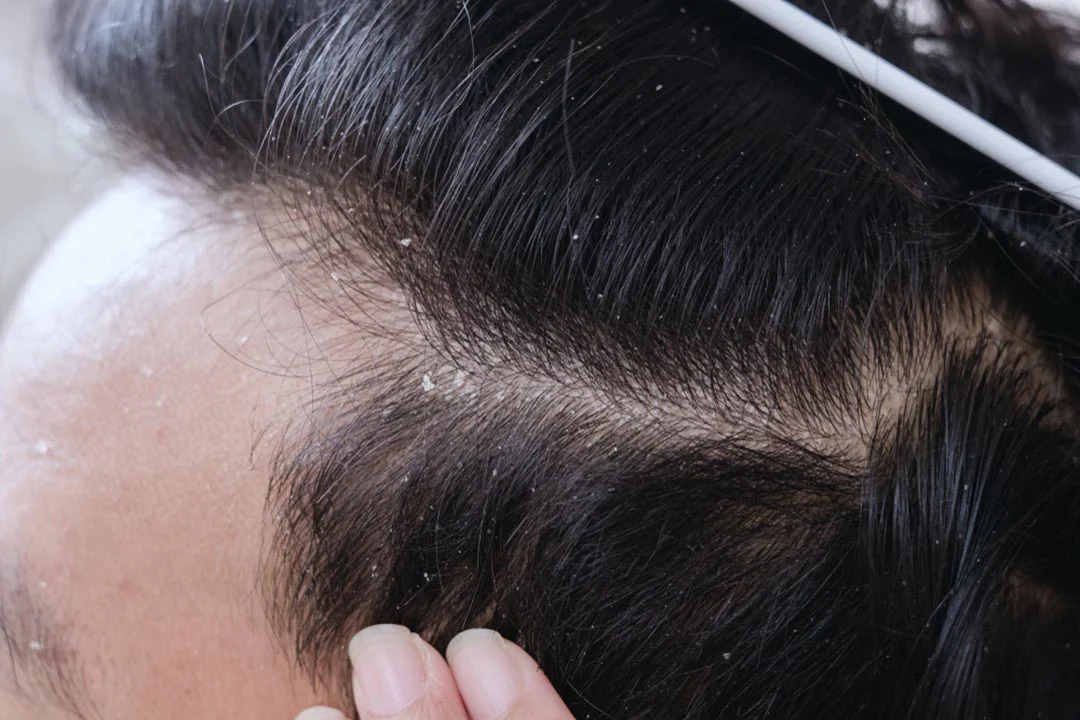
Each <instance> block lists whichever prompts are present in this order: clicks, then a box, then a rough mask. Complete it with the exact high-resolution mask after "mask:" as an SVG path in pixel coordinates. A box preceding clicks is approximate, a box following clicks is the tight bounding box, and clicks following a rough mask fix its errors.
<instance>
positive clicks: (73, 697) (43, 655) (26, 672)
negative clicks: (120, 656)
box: [0, 571, 96, 720]
mask: <svg viewBox="0 0 1080 720" xmlns="http://www.w3.org/2000/svg"><path fill="white" fill-rule="evenodd" d="M8 575H9V576H8V577H7V578H4V580H3V581H2V585H0V639H2V641H3V645H2V646H0V653H2V654H3V655H5V656H6V657H4V658H0V669H2V670H5V671H7V674H8V675H9V677H8V678H4V680H6V681H9V684H10V686H11V689H12V690H13V691H14V692H15V693H16V694H18V695H19V696H21V697H23V698H25V699H26V700H28V701H30V702H45V703H46V704H48V705H50V706H52V707H54V708H56V709H58V710H60V711H62V712H64V713H66V714H68V715H70V716H72V717H73V718H78V719H79V720H87V718H89V717H91V712H90V709H91V703H90V702H89V697H88V694H87V685H86V677H85V675H84V673H83V671H82V666H81V665H80V663H79V662H78V656H77V654H76V653H75V652H74V650H73V648H72V647H71V645H70V643H68V642H66V641H65V638H64V637H63V635H62V633H61V632H60V628H61V625H60V623H59V622H57V616H56V614H55V613H54V612H53V609H52V608H51V607H49V606H48V605H47V604H46V602H45V601H44V598H42V597H41V594H40V593H39V592H36V590H37V589H43V588H44V586H41V588H32V587H30V586H29V585H27V584H26V582H25V577H24V576H23V574H22V573H21V572H18V571H15V572H12V573H10V574H8ZM4 666H6V667H4ZM31 691H36V694H35V693H34V692H31ZM94 716H95V717H96V714H95V715H94Z"/></svg>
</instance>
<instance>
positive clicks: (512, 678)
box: [446, 630, 523, 720]
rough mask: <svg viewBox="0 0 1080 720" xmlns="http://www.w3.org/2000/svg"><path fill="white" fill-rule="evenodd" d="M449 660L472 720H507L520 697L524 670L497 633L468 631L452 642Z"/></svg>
mask: <svg viewBox="0 0 1080 720" xmlns="http://www.w3.org/2000/svg"><path fill="white" fill-rule="evenodd" d="M446 659H447V660H448V661H449V663H450V667H451V668H453V670H454V679H455V680H457V684H458V689H459V690H460V691H461V695H462V697H463V698H464V699H465V704H466V705H467V707H468V710H469V717H471V718H473V720H497V718H501V717H504V716H505V715H506V714H507V712H509V711H510V709H511V708H512V707H513V706H514V703H516V702H517V699H518V697H520V696H521V689H522V683H523V678H522V676H521V668H520V667H518V664H517V662H515V661H514V658H513V657H512V656H511V655H510V653H509V652H507V648H506V641H505V640H503V639H502V636H501V635H499V633H497V632H493V631H491V630H466V631H465V632H463V633H461V634H460V635H458V636H457V637H456V638H454V639H453V640H451V641H450V646H449V647H448V648H446Z"/></svg>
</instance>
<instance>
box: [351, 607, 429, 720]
mask: <svg viewBox="0 0 1080 720" xmlns="http://www.w3.org/2000/svg"><path fill="white" fill-rule="evenodd" d="M349 657H350V658H351V659H352V664H353V683H354V685H355V687H354V692H355V693H356V702H357V704H358V705H359V706H360V707H361V709H362V710H363V711H364V712H365V714H367V715H373V716H376V717H386V716H390V715H397V714H398V713H399V712H401V711H402V710H404V709H405V708H407V707H409V706H410V705H412V704H413V703H414V702H416V701H417V700H418V699H420V696H421V695H423V694H424V686H425V685H426V684H427V666H426V664H425V663H424V658H423V657H422V656H421V655H420V648H419V647H418V646H417V644H416V643H415V642H414V641H413V636H412V633H411V632H409V630H408V628H403V627H401V626H399V625H375V626H374V627H369V628H366V629H364V630H362V631H361V632H360V633H359V634H358V635H357V636H356V637H354V638H353V639H352V642H350V643H349Z"/></svg>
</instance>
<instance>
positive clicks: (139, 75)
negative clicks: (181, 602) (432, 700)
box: [55, 0, 1080, 720]
mask: <svg viewBox="0 0 1080 720" xmlns="http://www.w3.org/2000/svg"><path fill="white" fill-rule="evenodd" d="M935 7H937V8H938V9H939V10H940V11H941V13H942V14H941V17H942V26H941V27H940V28H938V29H936V30H935V31H934V32H932V33H931V34H934V35H935V38H936V39H937V40H938V41H940V42H942V43H945V44H946V45H947V46H948V47H950V48H951V51H950V53H949V54H948V55H945V56H941V57H937V56H926V55H919V54H918V53H916V52H915V51H914V50H913V48H914V44H913V40H914V39H915V31H914V30H913V29H912V28H909V27H905V26H904V25H903V23H902V22H901V21H900V20H899V18H901V17H902V13H899V10H901V9H902V8H899V7H897V8H893V9H892V10H896V11H897V12H891V11H890V12H886V11H883V10H881V9H878V8H876V6H875V5H874V4H873V3H857V2H854V1H852V2H832V3H826V4H816V3H815V4H814V5H813V8H812V9H814V10H815V11H816V12H818V13H819V14H820V15H822V16H825V17H828V18H830V19H831V20H833V21H835V22H836V23H837V24H839V25H841V26H842V27H844V28H845V29H847V30H848V31H849V32H850V33H851V34H852V35H853V36H855V37H856V38H857V39H859V40H860V41H863V42H867V43H870V44H872V45H874V46H875V47H876V48H877V49H878V50H880V51H881V52H882V53H884V54H886V55H887V56H889V57H890V58H892V59H894V60H896V61H897V62H899V63H901V64H902V65H904V66H905V67H908V68H910V69H912V70H913V71H915V72H919V73H921V74H922V75H924V76H925V77H926V78H927V79H928V80H929V81H931V82H933V83H934V84H935V85H937V86H939V87H941V88H942V89H944V90H946V91H948V92H950V93H952V94H953V95H955V96H957V97H958V99H960V100H961V101H963V102H965V103H966V104H968V105H969V106H972V107H973V108H975V109H976V110H977V111H980V112H983V113H984V114H985V115H986V116H987V117H988V118H989V119H991V120H992V121H994V122H997V123H998V124H1000V125H1002V126H1004V127H1005V128H1006V129H1008V130H1010V131H1012V132H1014V133H1016V134H1017V135H1018V136H1020V137H1021V139H1023V140H1025V141H1027V142H1030V143H1032V144H1034V145H1035V146H1036V147H1038V148H1040V149H1041V150H1043V151H1045V152H1048V153H1050V154H1051V155H1053V156H1054V157H1055V158H1056V159H1059V160H1062V161H1063V162H1068V163H1072V164H1073V165H1074V166H1075V165H1076V162H1075V158H1076V157H1077V155H1076V151H1077V144H1078V143H1077V139H1076V137H1075V132H1076V131H1075V128H1077V127H1080V123H1077V122H1069V121H1067V120H1068V119H1069V118H1075V115H1076V111H1077V103H1076V94H1077V87H1078V83H1077V78H1076V71H1075V66H1073V65H1070V64H1069V61H1068V60H1067V59H1066V56H1067V55H1068V53H1069V52H1070V51H1073V50H1074V46H1073V45H1072V42H1073V41H1072V38H1071V36H1070V34H1069V32H1068V31H1067V30H1066V29H1061V28H1060V27H1058V26H1055V25H1053V24H1051V23H1050V21H1049V20H1048V19H1047V18H1046V16H1044V15H1041V14H1038V13H1035V12H1033V11H1029V10H1023V9H1020V8H1016V7H1012V6H1011V5H1007V4H1005V3H990V2H986V3H974V2H950V3H944V2H942V3H938V4H936V5H935ZM56 18H57V19H56V25H55V35H56V38H55V42H56V47H57V51H56V52H57V56H58V58H59V60H60V64H61V66H62V68H63V70H64V71H65V74H66V77H67V80H68V82H69V84H70V85H71V86H72V87H73V88H74V89H75V90H76V91H77V92H78V93H79V94H80V96H81V97H82V99H83V101H84V102H85V103H86V104H87V106H88V107H89V108H90V109H91V110H92V111H93V112H94V113H96V114H97V115H98V117H99V118H100V119H101V120H102V122H103V123H104V124H105V125H106V126H107V128H108V129H109V130H110V131H111V132H112V133H113V135H114V137H115V138H116V139H117V142H118V143H119V145H120V146H121V147H122V148H123V149H125V150H127V151H129V152H130V153H131V154H132V155H133V156H134V157H136V158H138V161H139V162H149V163H152V164H155V165H158V166H160V167H164V168H165V169H167V170H169V171H171V172H176V173H179V174H182V175H185V176H188V177H190V178H193V179H195V180H197V181H198V182H200V183H203V184H204V185H205V186H206V187H207V188H208V189H211V190H213V191H215V192H219V193H220V192H221V191H224V190H228V191H229V193H230V195H229V197H231V198H236V197H239V198H245V197H248V198H249V202H250V203H251V204H252V205H255V206H256V207H257V208H258V209H259V210H261V211H263V212H265V213H267V215H268V216H269V215H275V216H280V215H281V214H285V215H288V216H290V217H293V218H295V219H296V225H295V227H297V228H298V227H303V228H304V232H303V236H302V237H300V238H293V239H292V241H293V242H294V243H296V244H297V245H298V246H299V247H301V248H302V251H301V252H300V253H299V255H300V257H299V258H298V259H295V262H296V266H297V267H299V268H303V269H301V270H299V271H298V272H297V275H296V277H297V282H298V283H299V284H301V285H304V286H307V287H308V288H309V289H310V291H311V292H312V293H314V294H315V295H316V296H318V295H320V294H321V293H322V291H323V290H324V289H325V286H326V285H327V284H328V283H330V281H328V280H327V278H332V279H333V284H334V285H335V287H337V286H340V288H343V289H344V292H346V293H347V294H349V295H350V297H351V298H352V299H353V300H354V304H353V305H351V306H350V305H348V304H345V305H343V306H342V313H341V315H342V316H343V317H344V319H345V320H347V321H348V322H351V323H355V326H356V328H357V334H358V335H362V332H361V331H362V330H363V331H365V332H368V333H369V334H370V333H371V332H378V336H379V337H380V338H384V339H386V341H387V343H388V347H389V350H388V351H387V353H386V355H385V356H384V357H381V358H380V359H379V360H377V361H371V362H367V363H366V364H363V363H360V362H359V361H357V364H356V366H355V367H352V368H349V373H348V378H347V381H346V382H342V383H341V384H340V385H339V386H334V387H332V388H327V391H326V394H325V397H323V400H324V401H326V403H327V407H331V406H332V407H333V411H332V412H330V411H329V410H328V411H327V412H328V413H330V414H331V415H332V416H333V418H334V420H335V423H336V424H335V425H334V427H333V428H332V430H331V431H330V432H329V433H328V434H316V433H311V436H310V437H308V436H307V435H304V434H303V433H301V434H300V435H299V436H298V437H297V438H295V442H294V443H293V444H292V445H290V446H288V447H287V448H285V450H284V451H283V454H282V457H281V459H280V463H279V468H278V475H277V477H276V478H275V483H274V488H273V490H274V492H273V494H272V497H271V498H270V507H269V513H268V515H269V516H270V517H276V516H278V515H280V516H281V518H282V519H281V522H280V523H279V524H278V525H276V526H275V527H274V528H273V530H274V531H275V533H276V535H275V537H276V540H277V543H276V545H275V552H274V553H273V557H271V558H269V559H268V568H267V570H268V578H267V587H266V588H265V590H266V595H267V600H268V604H269V606H270V607H271V609H272V611H273V614H274V617H275V619H276V620H277V624H278V627H279V629H280V630H281V631H282V632H283V633H286V634H288V635H289V637H290V641H291V642H292V644H293V645H294V646H295V651H296V655H297V659H298V661H300V662H301V663H302V664H304V665H305V667H306V668H308V669H309V670H311V671H312V672H314V673H316V674H319V675H322V676H324V677H333V676H334V673H335V672H337V671H338V670H340V668H339V667H337V665H336V664H335V663H334V662H333V660H332V659H331V657H332V653H333V651H334V650H335V648H338V647H340V645H341V644H342V638H343V637H346V636H347V634H348V632H349V630H350V629H352V628H354V627H355V626H357V625H359V624H364V623H368V622H395V623H406V624H409V625H410V626H412V627H414V628H416V629H418V630H419V631H421V632H422V633H423V634H424V635H425V636H426V637H428V638H431V639H433V640H435V641H436V642H443V641H445V640H446V639H448V638H449V637H450V636H451V635H452V634H453V632H454V631H455V630H458V629H461V628H464V627H466V626H468V625H470V624H474V623H478V622H480V623H488V624H490V625H491V626H492V627H495V628H497V629H499V630H500V631H501V632H503V633H504V634H505V635H506V636H507V637H510V638H512V639H515V640H517V641H519V642H520V643H521V644H522V645H523V647H525V648H526V649H527V650H528V651H530V652H531V653H534V654H535V656H536V658H537V659H538V661H539V663H540V665H541V667H543V668H544V669H545V671H546V672H547V673H548V674H549V675H550V676H551V677H552V680H553V681H554V682H555V684H556V686H557V687H558V689H559V690H560V691H561V692H562V693H563V694H564V697H565V698H566V699H567V702H568V704H569V705H570V707H571V709H572V710H574V711H575V712H576V713H577V716H578V717H588V716H590V715H592V716H597V715H603V716H609V715H613V716H617V717H620V718H645V717H658V716H659V717H695V718H711V717H761V718H766V717H767V718H787V717H792V718H796V717H799V718H818V717H845V718H847V717H851V718H856V717H865V718H935V720H936V719H948V718H956V719H957V720H959V719H961V718H983V717H994V718H1013V717H1069V716H1070V715H1069V713H1070V710H1069V709H1070V708H1075V707H1077V706H1078V705H1080V697H1077V693H1078V690H1077V688H1080V682H1077V675H1078V673H1080V661H1078V659H1077V657H1076V656H1075V654H1074V652H1073V651H1072V650H1070V649H1069V648H1070V647H1076V648H1078V649H1080V638H1077V631H1078V628H1077V617H1078V616H1077V612H1076V605H1075V603H1076V601H1077V597H1076V591H1077V588H1076V581H1075V578H1076V577H1080V575H1078V574H1077V573H1080V548H1078V544H1080V537H1078V536H1077V534H1076V533H1077V530H1076V528H1078V527H1080V517H1078V514H1080V505H1078V501H1080V495H1078V494H1077V492H1078V488H1077V485H1076V482H1077V478H1078V475H1077V471H1078V468H1077V467H1076V457H1077V452H1076V451H1077V448H1076V431H1077V428H1076V427H1075V417H1076V415H1075V409H1074V408H1075V402H1076V399H1077V394H1076V389H1077V378H1078V377H1080V376H1078V374H1077V370H1078V367H1077V360H1076V358H1077V357H1080V353H1077V352H1076V351H1077V349H1078V340H1080V332H1078V325H1077V321H1078V318H1077V316H1076V310H1075V308H1076V307H1078V306H1077V305H1076V301H1077V299H1078V297H1080V292H1078V284H1077V283H1076V281H1075V278H1074V273H1075V270H1076V265H1077V262H1076V259H1075V235H1076V231H1075V218H1073V217H1072V216H1070V215H1068V214H1066V213H1065V212H1064V211H1062V210H1061V209H1060V208H1057V207H1055V206H1054V205H1053V204H1052V203H1051V202H1050V201H1048V200H1047V199H1045V198H1043V197H1041V196H1039V195H1038V194H1037V193H1034V192H1032V191H1029V190H1025V189H1023V188H1018V187H1017V185H1016V183H1015V181H1014V178H1011V177H1009V176H1008V175H1007V173H1005V171H1003V170H1001V169H1000V168H996V167H993V166H991V165H989V164H988V163H987V162H985V161H983V160H981V159H980V158H977V157H973V156H972V154H971V153H970V152H969V151H966V150H965V149H963V148H960V147H957V146H956V144H955V143H954V142H952V141H950V140H949V139H947V138H945V137H943V136H941V135H940V134H938V133H936V132H934V131H933V130H931V129H929V128H926V127H924V126H923V125H922V124H921V123H920V122H919V121H918V119H917V118H913V117H911V116H910V115H909V114H906V113H904V112H901V111H900V110H898V109H897V108H895V107H892V106H891V105H889V104H888V103H887V102H884V101H882V100H880V99H878V98H874V97H872V96H869V95H867V94H866V92H865V91H864V90H863V89H862V88H860V87H859V86H858V85H857V84H855V83H853V82H852V81H851V80H849V79H846V78H844V77H843V76H841V75H840V74H839V73H838V72H837V71H835V70H834V69H832V68H830V67H828V66H826V65H824V64H823V63H822V62H821V61H819V60H816V59H814V58H812V57H810V56H809V55H808V54H807V53H805V52H803V51H802V50H800V49H798V48H795V47H792V45H791V43H790V42H788V41H786V40H785V39H783V38H780V37H778V36H776V34H775V33H772V32H771V31H768V30H767V29H765V28H763V27H761V26H760V25H759V24H757V23H756V22H754V21H752V20H751V19H749V18H747V17H746V16H744V15H743V14H741V13H740V12H738V11H736V10H735V9H733V8H731V7H730V6H728V5H726V4H724V3H718V2H704V1H703V2H682V3H677V2H661V1H659V0H650V1H647V2H640V3H627V2H615V1H614V0H606V1H604V2H596V3H578V2H570V1H569V0H567V1H565V2H564V1H562V0H559V1H557V2H540V1H539V0H537V1H531V0H525V1H521V0H518V1H515V2H509V1H507V0H484V1H483V2H480V1H476V2H467V3H466V2H460V3H447V2H434V1H416V2H403V1H395V2H382V1H376V2H343V1H339V0H320V1H314V0H308V1H306V2H305V1H302V0H231V2H209V1H207V2H201V1H199V2H196V1H186V2H180V1H179V0H156V1H154V2H143V3H131V2H120V1H119V0H116V1H114V0H86V1H85V2H76V1H75V0H61V2H59V3H58V11H57V16H56ZM1000 18H1008V19H1010V21H1012V22H1013V23H1014V24H1016V26H1017V27H1018V28H1021V30H1018V31H1017V32H1015V33H1009V32H1005V31H1004V29H1003V28H1006V25H1003V24H1002V22H1003V21H1002V20H1000ZM973 25H974V27H976V28H978V29H979V30H980V32H977V33H973V32H972V31H971V30H970V28H971V27H972V26H973ZM995 68H996V69H997V70H995ZM1029 78H1034V79H1033V80H1031V81H1030V82H1029ZM1063 119H1065V120H1063ZM270 242H271V243H272V244H273V243H282V244H284V239H283V238H282V237H277V238H270ZM292 261H293V260H292V259H290V262H292ZM372 307H374V308H376V310H375V311H373V312H372V314H371V315H368V314H365V313H367V312H368V311H370V310H371V308H372ZM350 308H352V310H350ZM361 309H363V312H360V310H361ZM380 309H389V310H391V312H389V313H387V314H384V315H380V314H379V310H380ZM378 318H381V319H378ZM420 346H422V351H417V348H418V347H420ZM432 357H433V358H435V359H436V361H437V362H435V364H434V365H431V364H430V363H429V359H430V358H432ZM440 372H441V373H443V374H441V375H440V374H439V373H440ZM459 372H460V373H465V374H466V376H467V378H468V380H467V383H468V384H467V388H466V389H467V392H466V391H465V390H462V391H461V392H457V391H456V389H454V386H453V382H454V381H453V380H452V378H454V377H455V376H456V375H457V373H459ZM421 377H423V378H424V380H423V383H421V382H420V380H419V378H421ZM464 384H465V381H463V385H464ZM448 386H449V387H450V388H451V389H450V390H447V388H448ZM457 389H460V388H457ZM338 401H340V402H338ZM335 403H336V404H335ZM1047 598H1050V599H1051V600H1052V602H1049V601H1047ZM1021 622H1022V623H1023V624H1024V625H1025V627H1027V628H1029V629H1030V633H1029V634H1024V633H1021V632H1020V631H1019V629H1018V627H1019V625H1018V624H1019V623H1021ZM1067 639H1068V640H1067ZM1071 639H1076V640H1077V642H1076V643H1075V644H1074V645H1071V646H1066V645H1065V644H1064V643H1065V642H1071V641H1072V640H1071ZM1055 713H1056V714H1055Z"/></svg>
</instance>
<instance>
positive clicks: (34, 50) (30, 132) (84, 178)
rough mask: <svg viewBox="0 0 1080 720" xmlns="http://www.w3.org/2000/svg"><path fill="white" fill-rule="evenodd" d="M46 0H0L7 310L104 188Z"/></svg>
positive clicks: (1, 254)
mask: <svg viewBox="0 0 1080 720" xmlns="http://www.w3.org/2000/svg"><path fill="white" fill-rule="evenodd" d="M45 9H46V1H45V0H0V314H2V313H3V312H4V311H5V310H6V309H7V307H8V305H9V304H10V301H11V299H12V297H13V295H14V293H15V292H16V289H17V288H18V286H19V285H20V284H21V282H22V280H23V279H24V277H25V275H26V273H27V272H28V271H29V270H30V268H31V267H32V265H33V263H34V261H35V260H36V259H37V258H38V257H39V256H40V254H41V252H42V250H43V249H44V247H45V245H46V244H47V242H48V241H49V240H50V239H51V238H53V237H54V236H55V235H56V233H57V232H59V231H60V230H61V229H62V228H63V227H64V226H65V225H66V224H67V223H68V222H69V221H70V220H71V218H72V217H73V216H74V215H75V214H76V213H77V212H78V211H79V210H80V209H81V208H82V207H84V206H85V205H86V203H87V202H89V200H90V199H92V197H93V195H94V193H95V192H97V191H100V189H101V187H102V185H103V182H104V180H105V173H104V170H103V167H104V163H102V162H101V161H100V160H99V159H95V158H92V157H91V156H90V153H89V150H88V148H90V147H92V145H93V143H91V142H89V135H88V130H87V128H85V127H84V126H83V125H81V124H80V123H79V122H78V121H76V120H75V119H74V116H73V113H72V112H71V111H70V110H69V109H65V108H63V106H62V104H61V103H60V101H59V93H58V91H57V88H56V83H55V81H54V79H53V77H52V73H51V69H50V67H49V64H48V62H47V60H46V57H45V52H44V41H43V38H42V26H43V22H42V20H43V14H44V12H45Z"/></svg>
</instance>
